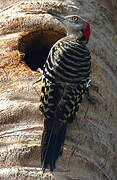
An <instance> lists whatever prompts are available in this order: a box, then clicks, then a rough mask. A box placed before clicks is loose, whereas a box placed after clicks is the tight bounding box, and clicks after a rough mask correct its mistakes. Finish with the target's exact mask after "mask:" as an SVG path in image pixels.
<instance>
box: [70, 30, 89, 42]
mask: <svg viewBox="0 0 117 180" xmlns="http://www.w3.org/2000/svg"><path fill="white" fill-rule="evenodd" d="M67 37H69V38H71V39H76V40H77V41H81V42H83V43H86V39H85V37H84V35H83V32H82V31H79V32H78V33H77V34H74V33H67Z"/></svg>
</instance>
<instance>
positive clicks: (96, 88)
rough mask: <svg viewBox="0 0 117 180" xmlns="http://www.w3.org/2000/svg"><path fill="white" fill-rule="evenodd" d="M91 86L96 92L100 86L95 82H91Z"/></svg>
mask: <svg viewBox="0 0 117 180" xmlns="http://www.w3.org/2000/svg"><path fill="white" fill-rule="evenodd" d="M90 88H92V89H94V90H95V91H96V92H98V91H99V87H98V86H97V85H95V84H92V83H90Z"/></svg>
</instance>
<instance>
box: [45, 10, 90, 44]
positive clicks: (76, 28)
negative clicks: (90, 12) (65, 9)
mask: <svg viewBox="0 0 117 180" xmlns="http://www.w3.org/2000/svg"><path fill="white" fill-rule="evenodd" d="M48 13H49V14H50V15H52V16H54V17H55V18H56V19H58V20H59V21H60V22H61V23H62V24H63V25H64V27H65V29H66V31H67V34H68V35H72V34H73V35H76V36H77V35H78V33H79V32H82V34H83V36H84V37H85V39H86V42H87V43H88V41H89V37H90V24H89V23H88V22H86V21H85V20H84V19H83V18H81V17H80V16H78V15H69V16H60V15H57V14H55V13H53V12H48Z"/></svg>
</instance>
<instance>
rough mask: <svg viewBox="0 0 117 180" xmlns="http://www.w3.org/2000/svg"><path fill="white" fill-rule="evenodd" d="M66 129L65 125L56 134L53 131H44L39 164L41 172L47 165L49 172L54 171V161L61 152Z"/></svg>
mask: <svg viewBox="0 0 117 180" xmlns="http://www.w3.org/2000/svg"><path fill="white" fill-rule="evenodd" d="M66 127H67V125H66V124H65V125H64V126H62V127H61V129H60V130H59V131H58V132H56V131H55V129H51V130H44V132H43V135H42V144H41V163H42V169H43V170H45V169H46V168H47V167H48V165H49V166H50V170H51V171H53V170H54V169H55V163H56V160H57V159H58V157H59V156H61V155H62V152H63V144H64V140H65V134H66Z"/></svg>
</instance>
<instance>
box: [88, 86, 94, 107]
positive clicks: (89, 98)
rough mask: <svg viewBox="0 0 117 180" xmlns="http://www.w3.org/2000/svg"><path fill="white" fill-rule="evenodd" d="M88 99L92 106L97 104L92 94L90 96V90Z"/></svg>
mask: <svg viewBox="0 0 117 180" xmlns="http://www.w3.org/2000/svg"><path fill="white" fill-rule="evenodd" d="M86 97H87V99H88V101H89V102H90V103H91V104H92V105H95V104H96V102H95V100H94V99H93V98H92V97H91V96H90V94H89V89H87V93H86Z"/></svg>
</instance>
